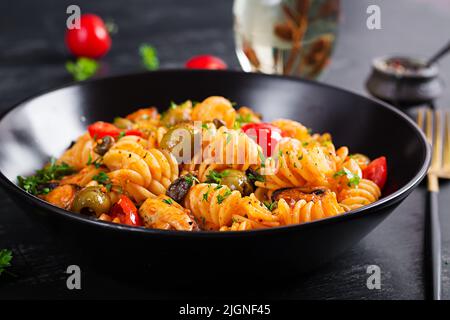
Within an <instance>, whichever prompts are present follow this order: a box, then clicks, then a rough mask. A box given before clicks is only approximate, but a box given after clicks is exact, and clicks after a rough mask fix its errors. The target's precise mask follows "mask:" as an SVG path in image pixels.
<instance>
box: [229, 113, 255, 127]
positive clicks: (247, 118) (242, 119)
mask: <svg viewBox="0 0 450 320" xmlns="http://www.w3.org/2000/svg"><path fill="white" fill-rule="evenodd" d="M251 122H252V116H251V115H250V114H246V115H240V114H238V115H237V117H236V120H234V125H233V128H234V129H240V128H241V127H242V126H243V125H244V124H246V123H251Z"/></svg>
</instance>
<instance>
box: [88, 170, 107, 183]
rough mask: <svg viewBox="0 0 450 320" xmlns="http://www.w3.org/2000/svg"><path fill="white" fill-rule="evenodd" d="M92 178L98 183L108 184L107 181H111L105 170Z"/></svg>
mask: <svg viewBox="0 0 450 320" xmlns="http://www.w3.org/2000/svg"><path fill="white" fill-rule="evenodd" d="M92 180H95V181H97V182H98V183H101V184H107V183H109V182H110V181H109V177H108V175H107V174H106V173H104V172H100V173H99V174H97V175H95V176H93V177H92Z"/></svg>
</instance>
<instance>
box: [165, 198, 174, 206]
mask: <svg viewBox="0 0 450 320" xmlns="http://www.w3.org/2000/svg"><path fill="white" fill-rule="evenodd" d="M163 202H164V203H167V204H168V205H171V204H172V203H173V200H172V199H170V198H169V199H163Z"/></svg>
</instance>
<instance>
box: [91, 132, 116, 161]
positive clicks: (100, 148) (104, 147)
mask: <svg viewBox="0 0 450 320" xmlns="http://www.w3.org/2000/svg"><path fill="white" fill-rule="evenodd" d="M113 144H114V138H113V137H110V136H104V137H103V138H101V139H99V141H98V143H97V145H96V146H95V148H94V151H95V152H96V153H97V154H99V155H101V156H102V155H104V154H105V153H106V152H108V150H109V149H110V148H111V147H112V146H113Z"/></svg>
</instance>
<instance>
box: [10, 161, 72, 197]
mask: <svg viewBox="0 0 450 320" xmlns="http://www.w3.org/2000/svg"><path fill="white" fill-rule="evenodd" d="M74 172H75V170H74V169H73V168H72V167H70V166H69V165H68V164H66V163H61V164H56V159H54V158H52V159H51V160H50V163H49V164H48V165H47V166H46V167H44V168H43V169H41V170H37V171H36V174H35V175H33V176H29V177H22V176H18V177H17V180H18V183H19V186H20V187H21V188H23V189H24V190H25V191H26V192H28V193H31V194H33V195H40V194H47V193H49V192H50V189H49V188H48V187H45V184H47V183H49V182H51V181H54V180H60V179H61V178H62V177H64V176H67V175H69V174H72V173H74ZM42 186H44V187H42Z"/></svg>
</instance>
